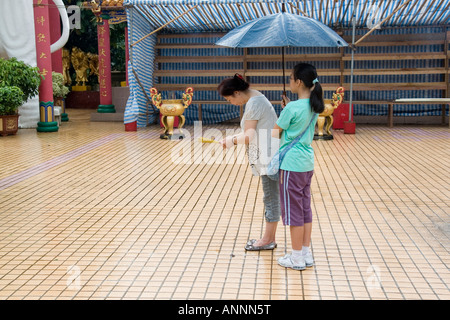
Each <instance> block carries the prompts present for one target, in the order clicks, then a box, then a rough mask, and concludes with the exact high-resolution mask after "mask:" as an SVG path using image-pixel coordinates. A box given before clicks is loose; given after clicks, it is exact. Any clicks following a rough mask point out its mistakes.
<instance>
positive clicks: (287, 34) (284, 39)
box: [216, 12, 348, 48]
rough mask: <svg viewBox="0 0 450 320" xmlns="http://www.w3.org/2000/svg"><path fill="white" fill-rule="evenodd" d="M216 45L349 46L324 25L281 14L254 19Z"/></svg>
mask: <svg viewBox="0 0 450 320" xmlns="http://www.w3.org/2000/svg"><path fill="white" fill-rule="evenodd" d="M216 45H219V46H224V47H232V48H255V47H347V46H348V44H347V42H345V40H344V39H342V38H341V37H340V36H339V35H338V34H337V33H336V32H334V31H333V30H332V29H330V28H329V27H327V26H326V25H324V24H323V23H321V22H319V21H317V20H314V19H311V18H308V17H303V16H298V15H295V14H291V13H287V12H280V13H276V14H271V15H268V16H264V17H261V18H259V19H255V20H251V21H249V22H247V23H245V24H243V25H240V26H239V27H237V28H235V29H233V30H231V31H230V32H228V33H227V34H226V35H225V36H223V37H222V38H221V39H220V40H219V41H217V42H216Z"/></svg>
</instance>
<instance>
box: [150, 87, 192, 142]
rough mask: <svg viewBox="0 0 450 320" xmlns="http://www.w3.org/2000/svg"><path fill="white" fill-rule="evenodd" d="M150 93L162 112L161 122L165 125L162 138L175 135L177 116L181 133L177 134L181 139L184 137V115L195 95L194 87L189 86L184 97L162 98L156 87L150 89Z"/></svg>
mask: <svg viewBox="0 0 450 320" xmlns="http://www.w3.org/2000/svg"><path fill="white" fill-rule="evenodd" d="M150 95H151V99H152V102H153V104H154V105H155V107H157V108H158V109H159V111H160V112H161V115H162V117H161V122H162V124H163V125H164V133H163V134H162V135H160V138H161V139H169V138H171V137H172V136H174V133H173V125H174V121H175V117H178V118H179V125H178V129H179V130H180V134H178V135H176V137H178V138H179V139H182V138H184V135H183V131H182V130H181V128H182V127H183V125H184V123H185V122H186V119H185V117H184V116H183V112H184V109H186V108H187V107H188V106H189V105H190V104H191V103H192V96H193V95H194V89H192V88H191V87H189V88H187V89H186V91H185V93H183V99H171V100H166V99H165V100H163V99H161V93H158V90H157V89H156V88H151V89H150Z"/></svg>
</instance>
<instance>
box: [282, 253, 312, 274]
mask: <svg viewBox="0 0 450 320" xmlns="http://www.w3.org/2000/svg"><path fill="white" fill-rule="evenodd" d="M277 261H278V264H279V265H280V266H282V267H285V268H291V269H294V270H305V269H306V263H305V259H304V257H301V258H299V259H298V261H293V260H292V258H291V255H290V254H287V255H285V256H284V257H283V258H278V260H277Z"/></svg>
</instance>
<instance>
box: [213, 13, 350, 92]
mask: <svg viewBox="0 0 450 320" xmlns="http://www.w3.org/2000/svg"><path fill="white" fill-rule="evenodd" d="M216 45H219V46H223V47H231V48H256V47H258V48H262V47H281V48H283V50H282V55H281V56H282V63H283V93H284V94H285V91H286V89H285V87H286V84H285V75H284V69H285V67H284V48H285V47H347V46H348V43H347V42H345V40H344V39H342V38H341V37H340V36H339V35H338V34H337V33H336V32H334V31H333V30H332V29H330V28H329V27H327V26H326V25H324V24H323V23H321V22H319V21H317V20H314V19H311V18H308V17H303V16H298V15H295V14H291V13H287V12H284V11H283V12H280V13H276V14H271V15H268V16H264V17H261V18H258V19H255V20H251V21H249V22H247V23H245V24H243V25H240V26H239V27H237V28H235V29H233V30H231V31H230V32H228V33H227V34H226V35H225V36H223V37H222V38H221V39H220V40H219V41H217V42H216Z"/></svg>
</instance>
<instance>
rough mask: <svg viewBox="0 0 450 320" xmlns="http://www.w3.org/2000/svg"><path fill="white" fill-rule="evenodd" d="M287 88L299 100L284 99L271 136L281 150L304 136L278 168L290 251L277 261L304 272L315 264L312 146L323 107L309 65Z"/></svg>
mask: <svg viewBox="0 0 450 320" xmlns="http://www.w3.org/2000/svg"><path fill="white" fill-rule="evenodd" d="M290 89H291V92H292V93H296V94H297V95H298V100H296V101H292V102H290V101H289V99H288V98H287V97H285V96H283V101H282V105H283V106H285V107H284V109H283V110H282V112H281V114H280V117H279V119H278V121H277V123H276V125H275V126H274V131H273V135H274V137H277V138H281V142H280V150H282V149H283V148H284V147H286V146H287V145H289V143H290V142H291V141H292V140H294V139H295V138H296V137H297V136H299V135H300V134H302V133H303V132H305V133H304V135H303V136H302V138H301V139H300V141H299V142H298V143H297V144H296V145H294V146H293V147H292V148H291V149H290V150H289V151H288V152H287V153H286V156H285V157H284V159H283V162H282V164H281V167H280V179H279V188H280V197H281V214H282V220H283V224H284V225H288V226H290V234H291V244H292V252H291V253H290V254H286V255H285V256H284V257H282V258H279V259H278V264H280V265H281V266H283V267H286V268H292V269H295V270H304V269H305V268H306V267H311V266H312V265H313V264H314V260H313V257H312V253H311V250H310V243H311V230H312V211H311V189H310V187H311V178H312V176H313V170H314V150H313V148H312V146H311V143H312V141H313V138H314V128H315V124H316V122H317V117H318V114H319V113H321V112H322V111H323V110H324V108H325V106H324V102H323V92H322V87H321V85H320V83H319V80H318V79H317V72H316V68H315V67H314V66H312V65H310V64H307V63H300V64H298V65H296V66H295V67H294V69H293V71H292V74H291V78H290ZM314 118H315V119H314ZM311 119H312V122H311Z"/></svg>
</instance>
